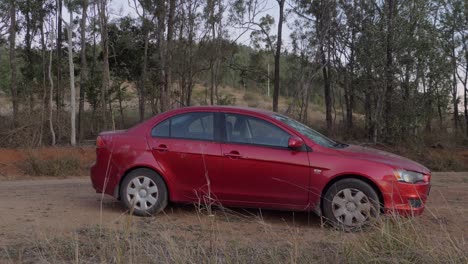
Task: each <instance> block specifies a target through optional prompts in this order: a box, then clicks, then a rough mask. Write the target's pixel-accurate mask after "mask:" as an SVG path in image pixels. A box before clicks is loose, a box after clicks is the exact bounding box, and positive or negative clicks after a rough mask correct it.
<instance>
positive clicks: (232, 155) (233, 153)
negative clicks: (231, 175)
mask: <svg viewBox="0 0 468 264" xmlns="http://www.w3.org/2000/svg"><path fill="white" fill-rule="evenodd" d="M223 155H224V156H225V157H229V158H233V159H240V158H242V157H243V156H242V155H241V154H240V153H239V151H235V150H233V151H231V152H229V153H224V154H223Z"/></svg>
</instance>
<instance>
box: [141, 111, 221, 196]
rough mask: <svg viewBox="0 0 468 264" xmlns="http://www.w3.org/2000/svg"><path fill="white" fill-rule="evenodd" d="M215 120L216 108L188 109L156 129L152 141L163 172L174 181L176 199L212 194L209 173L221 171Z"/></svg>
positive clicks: (150, 142)
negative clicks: (187, 111) (188, 111)
mask: <svg viewBox="0 0 468 264" xmlns="http://www.w3.org/2000/svg"><path fill="white" fill-rule="evenodd" d="M214 120H215V113H214V112H191V113H184V114H179V115H176V116H174V117H171V118H169V119H166V120H164V121H162V122H160V123H159V124H158V125H156V126H155V127H154V128H153V129H152V132H151V138H150V140H149V144H150V147H151V149H152V152H153V155H154V158H155V160H156V162H157V163H158V164H159V167H160V168H161V169H162V173H163V175H164V176H165V177H166V178H167V179H168V180H170V181H171V183H172V186H173V190H174V193H173V194H172V196H171V197H172V199H173V200H175V201H182V202H187V201H203V200H204V199H206V197H207V195H208V185H209V181H208V180H207V179H208V177H209V176H215V175H218V174H219V173H220V167H219V162H220V159H221V146H220V143H219V142H217V141H216V134H217V133H215V129H214V127H215V124H214V122H215V121H214ZM170 191H171V190H170Z"/></svg>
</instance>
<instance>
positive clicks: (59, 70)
mask: <svg viewBox="0 0 468 264" xmlns="http://www.w3.org/2000/svg"><path fill="white" fill-rule="evenodd" d="M62 3H63V0H57V85H56V86H57V87H56V89H55V93H56V95H55V104H56V108H57V125H58V126H57V129H58V130H57V140H58V141H60V138H61V136H62V135H61V134H62V133H61V132H62V129H61V126H60V123H61V122H60V119H61V118H60V113H61V112H62V110H61V109H62V98H61V91H60V90H61V89H62V87H61V80H62Z"/></svg>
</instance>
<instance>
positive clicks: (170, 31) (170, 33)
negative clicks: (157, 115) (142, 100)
mask: <svg viewBox="0 0 468 264" xmlns="http://www.w3.org/2000/svg"><path fill="white" fill-rule="evenodd" d="M175 8H176V0H170V1H169V16H168V20H167V44H166V58H167V60H166V64H165V66H166V71H165V73H166V76H165V83H164V90H165V94H166V98H165V99H166V102H165V103H166V108H167V109H170V108H171V89H172V50H173V49H172V39H173V37H174V13H175ZM167 109H166V110H167Z"/></svg>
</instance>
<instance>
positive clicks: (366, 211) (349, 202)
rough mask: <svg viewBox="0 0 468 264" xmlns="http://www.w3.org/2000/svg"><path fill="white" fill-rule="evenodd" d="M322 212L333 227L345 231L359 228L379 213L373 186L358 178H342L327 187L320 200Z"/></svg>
mask: <svg viewBox="0 0 468 264" xmlns="http://www.w3.org/2000/svg"><path fill="white" fill-rule="evenodd" d="M322 212H323V216H324V217H325V218H326V220H327V222H328V223H329V224H330V225H332V226H333V227H335V228H337V229H341V230H345V231H356V230H360V229H362V228H364V227H366V226H369V224H370V223H372V222H373V221H375V219H376V218H378V217H379V214H380V202H379V197H378V195H377V193H376V192H375V190H374V188H372V186H370V185H369V184H367V183H366V182H364V181H361V180H358V179H351V178H350V179H343V180H339V181H337V182H335V183H334V184H333V185H331V186H330V188H328V190H327V192H326V193H325V195H324V197H323V200H322Z"/></svg>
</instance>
